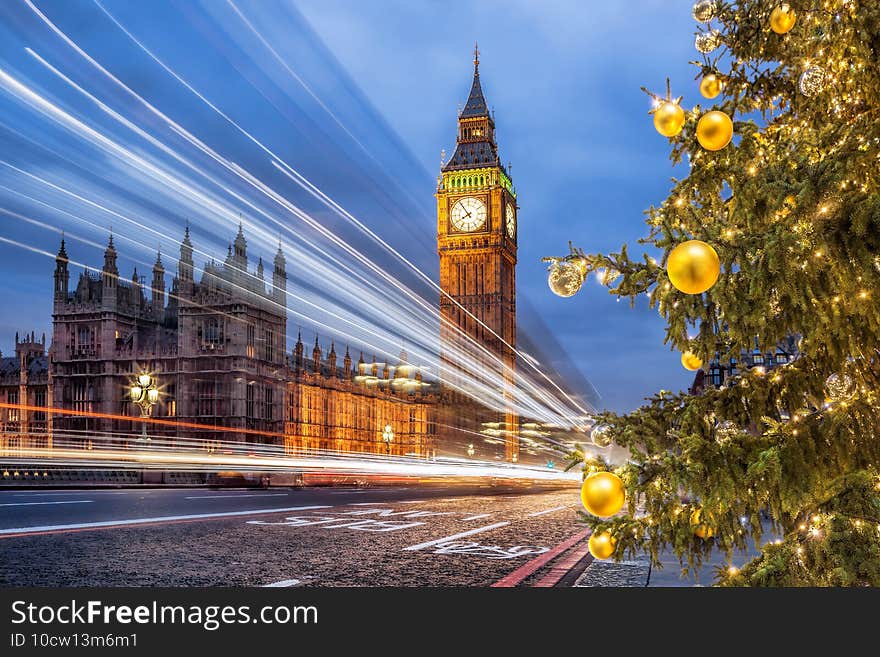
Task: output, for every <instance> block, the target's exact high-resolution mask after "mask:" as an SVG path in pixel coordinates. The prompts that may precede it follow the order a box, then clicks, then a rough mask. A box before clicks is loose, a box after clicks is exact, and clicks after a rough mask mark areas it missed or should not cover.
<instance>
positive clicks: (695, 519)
mask: <svg viewBox="0 0 880 657" xmlns="http://www.w3.org/2000/svg"><path fill="white" fill-rule="evenodd" d="M700 515H701V512H700V509H694V511H693V513H691V527H693V528H694V535H695V536H696V537H697V538H702V539H704V540H705V539H707V538H712V537H713V536H714V535H715V530H714V529H712V527H710V526H709V525H708V524H706V523H705V522H701V519H700ZM706 521H707V522H712V514H710V513H707V514H706Z"/></svg>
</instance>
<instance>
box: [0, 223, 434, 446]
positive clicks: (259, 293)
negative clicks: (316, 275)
mask: <svg viewBox="0 0 880 657" xmlns="http://www.w3.org/2000/svg"><path fill="white" fill-rule="evenodd" d="M117 260H118V257H117V252H116V247H115V245H114V243H113V238H112V236H111V238H110V240H109V243H108V245H107V249H106V250H105V252H104V265H103V267H102V269H101V271H100V273H91V272H89V271H88V270H86V271H83V272H81V273H80V275H79V279H78V282H77V284H76V287H75V288H74V289H73V290H71V289H70V260H69V257H68V254H67V250H66V245H65V243H64V241H63V240H62V243H61V248H60V249H59V251H58V255H57V257H56V266H55V273H54V304H53V339H52V346H51V348H50V352H49V354H48V356H47V354H46V348H45V347H46V345H45V337H44V338H43V341H42V342H36V341H35V340H34V339H33V335H31V337H30V338H25V340H22V341H19V340H18V339H16V355H15V357H7V358H3V359H2V361H0V402H8V403H9V404H12V405H21V404H24V405H33V406H37V407H46V406H51V407H53V408H57V409H64V410H72V411H75V412H77V413H78V414H77V415H71V414H65V413H55V414H51V413H46V412H45V411H26V410H25V409H21V408H8V407H4V408H0V411H2V416H0V417H2V419H3V421H4V422H3V425H2V443H0V447H27V446H47V445H49V444H50V441H51V439H52V436H53V435H54V436H55V437H56V438H63V439H64V442H65V443H66V444H74V445H79V446H81V447H84V448H93V447H97V446H100V445H103V446H107V445H129V446H132V445H136V443H137V441H138V440H139V438H140V436H139V431H140V425H141V423H140V417H139V416H140V409H139V408H138V407H137V406H136V405H135V404H133V403H132V401H131V399H130V397H129V389H130V386H131V385H132V383H133V382H134V380H135V378H136V376H137V375H138V374H139V373H141V372H148V373H150V374H151V375H152V376H153V377H154V378H155V380H156V381H157V383H158V386H159V389H160V396H159V401H158V403H156V404H155V406H153V407H152V408H151V417H153V418H157V419H160V420H167V421H170V422H172V424H151V425H150V428H149V437H150V440H151V441H152V440H157V439H161V440H162V442H163V444H171V445H173V444H175V443H180V444H182V443H183V442H187V443H189V444H195V445H196V446H197V447H204V448H207V449H209V450H211V449H215V448H217V447H218V445H219V443H220V442H227V443H228V442H233V443H234V442H250V443H253V442H259V443H266V444H274V445H279V446H280V445H283V446H284V448H285V450H286V451H287V452H288V453H292V454H293V453H296V454H302V453H314V452H317V451H320V450H338V451H346V452H348V451H353V452H374V453H381V454H409V455H415V456H429V455H431V454H433V449H434V440H433V437H434V435H435V432H436V428H435V426H436V419H435V417H434V413H435V409H436V393H435V391H434V390H433V389H432V386H430V385H428V384H426V383H423V382H422V380H421V375H420V373H419V372H418V371H417V369H416V368H414V367H412V366H409V365H408V364H407V363H406V357H405V355H402V356H401V361H400V362H399V363H398V364H397V365H396V366H393V367H392V366H390V365H386V364H382V365H381V371H380V365H379V364H377V363H375V362H373V363H370V364H366V363H364V362H363V358H362V357H361V358H360V359H359V361H358V362H357V363H355V364H353V363H352V361H351V356H350V353H349V350H348V349H346V351H345V355H344V356H343V357H342V359H341V362H337V354H336V350H335V346H333V345H331V347H330V350H329V352H328V353H327V354H326V357H325V356H324V355H323V351H322V349H321V347H320V346H319V345H318V339H317V338H316V341H315V346H314V348H313V349H312V351H311V354H310V357H309V358H305V357H304V347H303V343H302V340H301V339H298V340H297V343H296V345H295V347H294V349H293V351H292V353H287V352H286V335H287V332H286V330H287V326H286V324H287V319H286V317H287V313H286V305H285V304H286V287H287V274H286V262H285V258H284V254H283V253H282V252H281V249H280V248H279V250H278V252H277V253H276V254H275V258H274V262H273V270H272V281H271V284H268V285H267V282H266V280H265V279H266V274H265V271H264V266H263V262H262V259H259V260H258V262H257V266H256V268H255V269H253V270H252V271H249V270H248V255H247V241H246V239H245V236H244V232H243V230H242V228H241V227H239V232H238V235H237V236H236V238H235V241H234V242H233V243H232V244H231V245H230V247H229V252H228V255H227V258H226V260H225V261H224V262H222V263H218V262H214V261H211V262H208V263H206V264H205V265H204V267H203V268H202V271H201V276H200V278H199V280H196V269H195V263H194V260H193V244H192V241H191V239H190V234H189V229H188V228H187V230H186V232H185V234H184V238H183V241H182V243H181V245H180V257H179V260H178V271H177V276H176V277H174V278H173V279H172V283H171V288H170V293H169V294H167V295H166V289H165V268H164V265H163V263H162V257H161V254H159V255H157V258H156V262H155V264H154V266H153V270H152V277H151V280H150V284H149V285H147V284H146V282H145V281H144V280H142V279H141V277H140V276H139V275H138V273H137V271H136V270H135V272H134V273H133V275H132V276H131V278H130V279H128V280H124V279H122V278H120V276H119V270H118V266H117ZM374 361H375V359H374ZM364 374H367V376H364ZM129 418H131V419H129ZM202 426H204V427H205V428H200V427H202ZM53 430H54V434H53ZM190 441H194V443H192V442H190Z"/></svg>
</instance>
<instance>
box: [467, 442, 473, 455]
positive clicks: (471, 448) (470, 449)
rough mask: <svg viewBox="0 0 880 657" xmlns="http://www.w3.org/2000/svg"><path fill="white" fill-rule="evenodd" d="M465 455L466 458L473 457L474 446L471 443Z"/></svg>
mask: <svg viewBox="0 0 880 657" xmlns="http://www.w3.org/2000/svg"><path fill="white" fill-rule="evenodd" d="M467 455H468V456H473V455H474V444H473V443H471V444H470V445H468V446H467Z"/></svg>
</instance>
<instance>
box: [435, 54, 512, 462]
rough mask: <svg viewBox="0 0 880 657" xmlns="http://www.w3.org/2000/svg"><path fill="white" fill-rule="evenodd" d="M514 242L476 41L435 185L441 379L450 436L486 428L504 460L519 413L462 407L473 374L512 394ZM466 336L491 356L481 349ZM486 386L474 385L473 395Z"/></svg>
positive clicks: (507, 182)
mask: <svg viewBox="0 0 880 657" xmlns="http://www.w3.org/2000/svg"><path fill="white" fill-rule="evenodd" d="M516 240H517V205H516V191H515V189H514V187H513V183H512V181H511V179H510V176H509V175H508V172H507V171H506V170H505V168H504V166H503V165H502V164H501V160H500V158H499V157H498V145H497V143H496V142H495V120H494V116H493V115H492V114H491V113H490V112H489V108H488V106H487V105H486V99H485V98H484V96H483V89H482V86H481V85H480V59H479V50H477V49H476V47H475V48H474V80H473V84H472V85H471V91H470V95H469V96H468V99H467V102H466V103H465V106H464V109H462V110H461V112H460V114H459V116H458V138H457V143H456V147H455V153H454V154H453V155H452V157H451V158H450V159H449V161H448V162H445V163H444V164H443V165H442V169H441V174H440V177H439V179H438V186H437V249H438V252H439V254H440V286H441V288H442V289H443V294H442V295H441V298H440V315H441V323H442V324H441V328H440V337H441V361H442V363H443V368H444V370H445V371H444V372H442V373H441V375H442V376H441V378H442V379H443V380H444V381H445V382H446V383H447V384H452V385H450V386H449V387H451V388H453V390H454V392H451V393H450V395H451V397H452V398H453V399H454V403H452V404H451V410H452V412H451V414H450V415H451V417H449V418H447V425H448V426H450V425H451V426H452V427H454V429H452V430H453V431H455V430H457V431H458V432H459V433H460V435H459V436H457V437H455V440H454V442H455V443H461V442H466V443H473V442H474V438H475V436H474V435H473V433H472V432H474V431H476V432H480V431H483V433H485V427H490V435H495V436H498V437H499V438H502V437H503V440H504V443H505V458H506V459H507V460H508V461H517V460H518V457H519V438H518V430H519V422H518V418H517V416H516V414H515V413H514V412H513V411H512V410H510V408H509V407H508V408H507V409H506V410H505V411H504V412H498V413H496V414H495V416H494V417H490V418H487V413H486V410H485V408H483V411H482V412H479V411H474V412H473V413H471V412H465V406H468V407H469V406H470V404H469V403H465V401H464V396H465V395H466V394H467V392H468V388H469V387H473V383H472V382H471V383H470V384H469V383H468V379H471V377H472V376H474V375H476V377H477V378H478V379H480V380H481V382H482V385H484V386H485V385H489V386H490V387H492V388H494V389H500V392H501V394H502V398H503V399H504V401H505V402H508V401H509V400H510V393H511V391H512V389H513V385H514V371H515V366H516V354H515V351H514V350H515V348H516ZM471 339H472V340H473V341H475V342H477V343H478V344H479V345H480V346H482V347H484V348H485V349H486V350H488V351H489V352H490V353H491V355H490V356H487V355H486V354H485V353H484V354H482V355H479V354H478V353H477V352H478V351H479V350H478V349H476V350H475V348H474V346H473V343H472V342H471ZM462 352H464V353H465V354H466V355H464V356H463V353H462ZM465 373H467V374H468V375H469V376H467V377H465V376H464V374H465ZM485 392H487V391H486V389H485V388H484V389H483V390H482V391H479V390H477V391H474V396H476V397H478V398H479V397H481V396H484V395H483V394H482V393H485ZM460 393H464V394H460ZM493 405H494V406H496V407H497V403H496V404H493ZM505 405H506V404H505ZM470 410H472V411H473V410H474V409H470ZM465 415H467V416H470V417H464V416H465ZM452 416H454V417H452ZM487 420H488V421H487ZM468 437H469V438H468Z"/></svg>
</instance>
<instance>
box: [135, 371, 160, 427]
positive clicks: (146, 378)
mask: <svg viewBox="0 0 880 657" xmlns="http://www.w3.org/2000/svg"><path fill="white" fill-rule="evenodd" d="M128 395H129V399H131V401H132V402H134V403H135V404H137V405H138V406H139V407H140V409H141V437H140V441H141V442H149V441H150V437H149V436H148V435H147V418H148V417H150V415H152V413H153V406H155V405H156V404H157V403H158V402H159V387H158V386H157V385H156V379H155V378H153V376H152V375H151V374H147V373H146V372H143V373H141V374H138V376H137V380H136V381H135V382H134V383H133V384H132V385H131V388H129V390H128Z"/></svg>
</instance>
